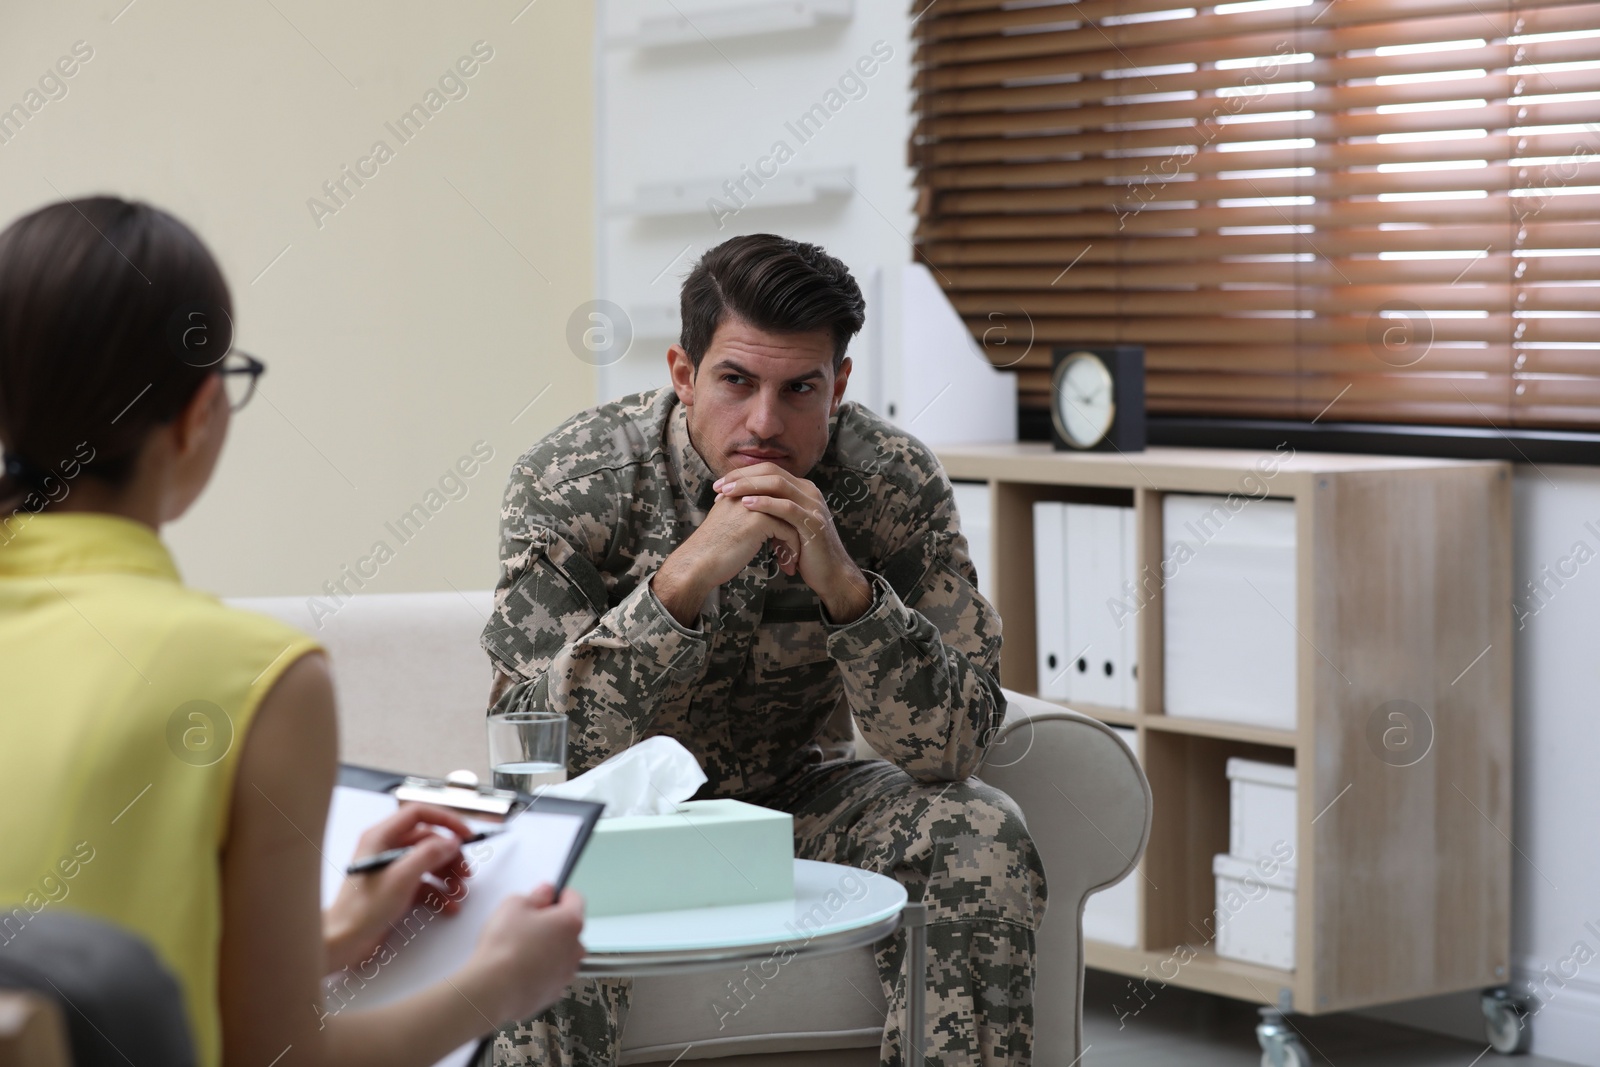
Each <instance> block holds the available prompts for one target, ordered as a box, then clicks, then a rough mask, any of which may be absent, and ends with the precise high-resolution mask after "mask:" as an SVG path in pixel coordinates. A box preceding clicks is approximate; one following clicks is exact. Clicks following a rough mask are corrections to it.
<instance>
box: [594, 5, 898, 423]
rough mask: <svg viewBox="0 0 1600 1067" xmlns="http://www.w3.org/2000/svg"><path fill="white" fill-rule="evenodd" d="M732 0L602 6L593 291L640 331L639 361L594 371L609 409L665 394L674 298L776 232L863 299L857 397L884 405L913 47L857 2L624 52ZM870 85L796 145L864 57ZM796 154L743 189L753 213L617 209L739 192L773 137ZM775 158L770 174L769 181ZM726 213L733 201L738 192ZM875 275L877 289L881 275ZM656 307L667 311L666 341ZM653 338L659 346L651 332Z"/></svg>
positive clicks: (699, 206) (894, 329) (881, 9)
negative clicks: (812, 181)
mask: <svg viewBox="0 0 1600 1067" xmlns="http://www.w3.org/2000/svg"><path fill="white" fill-rule="evenodd" d="M732 6H733V4H732V3H731V0H673V2H671V3H669V2H668V0H603V3H602V4H601V7H600V25H601V27H602V37H601V41H600V44H599V57H598V60H597V70H598V72H599V78H600V82H601V84H600V87H599V96H600V99H599V114H600V128H599V133H598V135H599V138H600V156H601V162H600V165H599V194H598V195H599V201H600V210H601V211H602V220H601V223H600V248H601V251H600V257H601V259H600V278H601V290H602V292H603V294H604V295H605V296H606V297H607V298H608V299H610V300H612V301H615V302H616V303H617V304H618V305H620V306H621V307H622V308H623V309H624V310H625V311H626V312H627V314H628V315H629V316H630V318H631V320H632V321H633V322H634V323H635V325H636V326H637V327H638V329H639V331H640V336H638V337H636V339H635V341H634V344H633V347H632V350H631V351H630V352H629V353H628V355H627V356H626V357H624V358H623V359H622V360H621V361H620V362H618V363H616V364H615V365H613V366H608V367H605V368H604V369H603V370H602V373H601V376H600V381H599V394H600V396H601V397H602V398H607V399H609V398H610V397H613V396H617V395H621V394H622V393H625V392H631V391H633V390H637V389H645V388H653V387H655V386H657V385H663V384H665V383H666V380H667V375H666V350H667V346H668V345H669V344H671V343H672V342H673V341H674V340H676V313H677V304H678V289H679V286H680V284H681V283H682V280H683V277H684V276H685V275H686V274H687V273H688V271H689V269H690V268H691V267H692V266H693V265H694V262H695V260H696V259H698V258H699V257H700V255H701V254H702V253H704V252H705V251H706V250H707V249H708V248H711V247H712V246H714V245H717V244H720V243H721V242H722V241H725V240H727V239H728V238H729V237H733V236H735V235H737V234H743V233H759V232H773V233H782V234H785V235H787V236H790V237H795V238H799V239H801V240H806V241H812V242H815V243H817V244H820V245H822V246H823V247H825V248H826V249H827V250H828V251H829V252H831V253H832V254H834V255H836V256H838V257H839V258H840V259H842V260H843V261H844V262H845V263H846V264H848V265H849V267H850V269H851V271H852V273H854V274H855V276H856V279H857V280H858V282H860V284H861V285H862V288H863V290H864V291H865V295H866V297H867V301H868V310H867V316H868V319H867V326H866V328H865V329H864V330H863V333H862V335H861V336H859V337H858V338H857V339H856V341H855V343H854V344H853V345H852V346H851V349H850V355H851V358H852V360H853V361H854V363H855V365H856V369H855V376H854V377H853V378H852V379H851V385H850V396H851V397H852V398H853V399H860V400H865V401H868V402H871V401H872V400H873V399H874V398H875V396H876V395H881V394H882V391H883V390H882V387H881V383H880V382H879V381H878V380H877V377H876V376H877V375H879V374H880V373H881V368H880V366H879V361H880V358H881V357H880V353H881V352H883V351H885V350H890V351H896V350H898V344H899V339H898V334H899V294H898V291H897V285H896V281H897V279H896V276H895V268H897V267H898V265H899V264H902V263H906V262H909V260H910V258H911V248H910V244H909V240H910V237H911V234H912V229H913V227H914V226H915V223H916V219H915V216H914V214H913V211H912V191H911V185H910V182H911V171H910V169H909V168H908V167H907V166H906V141H907V137H908V132H909V128H910V121H911V120H910V99H911V97H910V88H909V79H910V75H911V71H910V66H909V62H910V57H911V52H910V43H909V26H908V20H907V18H906V15H905V8H904V5H901V4H894V3H883V2H881V0H856V3H855V11H854V14H853V16H852V17H851V18H850V19H849V20H848V21H840V22H836V23H829V24H826V25H823V26H819V27H816V28H813V29H807V30H793V31H788V32H784V33H776V34H768V35H756V36H743V37H732V38H726V39H720V38H719V39H716V40H713V41H709V42H708V41H705V40H699V39H696V40H693V41H691V42H689V43H686V44H681V45H674V46H670V47H657V48H639V47H635V46H634V45H632V44H628V43H621V42H618V41H617V40H616V38H617V37H619V36H623V35H626V34H628V33H629V32H630V31H632V30H633V29H635V28H636V27H637V26H638V25H639V23H640V21H641V20H643V19H647V18H651V17H672V16H674V15H675V14H676V13H678V12H679V11H681V12H682V13H684V14H685V15H687V16H688V17H689V18H690V19H691V20H692V21H693V20H701V21H703V20H704V19H705V15H704V12H706V11H707V10H712V9H717V8H729V7H732ZM875 45H876V46H877V48H878V56H882V55H883V54H884V53H885V52H887V53H888V54H889V57H890V58H888V59H886V60H883V61H881V62H874V63H869V64H868V67H869V68H871V69H872V70H873V73H872V74H871V75H870V76H866V77H862V78H861V84H862V85H863V87H864V88H863V89H861V90H855V89H854V87H853V85H852V86H850V88H851V89H852V93H853V95H854V96H855V98H853V99H852V98H851V97H850V96H848V95H845V94H844V93H842V92H841V93H840V95H839V96H838V97H835V98H833V102H834V103H838V102H839V101H841V100H842V101H843V103H842V105H841V106H839V107H838V110H837V111H836V112H833V113H831V114H830V117H829V118H828V119H827V121H826V122H825V123H823V124H822V125H821V128H820V130H817V131H815V132H811V131H810V130H809V129H808V130H806V131H802V132H807V133H810V134H811V135H810V136H809V137H808V138H807V139H806V140H804V141H802V140H801V138H800V137H798V136H796V133H795V132H794V130H792V129H791V128H790V127H791V125H792V124H794V123H795V121H796V120H797V119H798V117H799V116H800V115H802V114H803V113H805V112H806V111H807V110H808V109H809V108H811V107H812V106H813V105H815V104H817V103H819V102H823V103H825V102H827V101H828V100H829V97H828V93H829V91H830V90H836V91H837V90H838V89H839V82H840V79H841V77H843V76H845V74H846V72H848V71H850V70H852V69H853V68H854V66H855V64H856V63H857V62H858V61H860V60H862V59H863V58H864V57H873V58H875V57H874V56H873V49H874V46H875ZM780 141H781V142H784V143H785V144H786V145H787V146H788V148H789V149H791V150H793V152H794V157H793V158H792V159H791V160H789V161H788V162H786V163H784V164H783V165H782V166H781V167H777V168H776V169H777V178H776V179H775V180H774V181H773V182H772V183H771V184H769V185H768V186H767V187H765V188H758V187H757V186H756V185H755V184H754V183H747V185H746V189H748V190H749V191H750V192H751V194H752V195H751V196H750V197H749V199H748V201H747V202H748V205H749V206H747V207H745V208H743V209H742V210H740V211H739V212H738V213H737V214H736V215H733V216H731V217H727V218H724V219H722V220H721V221H722V224H721V225H720V226H719V225H718V222H717V221H716V220H714V218H713V215H712V213H711V212H710V211H708V210H706V209H705V205H704V201H705V199H706V197H704V196H701V197H696V198H695V199H694V203H695V205H696V207H695V208H694V210H692V211H691V212H689V213H686V214H683V215H680V216H675V217H667V218H641V217H638V216H636V215H634V214H631V213H628V212H627V211H625V210H615V209H618V208H622V207H623V206H624V205H627V204H629V203H630V202H632V201H634V200H635V198H636V194H637V190H638V188H639V187H640V186H641V185H645V184H652V183H661V182H672V181H680V180H695V179H710V180H711V181H712V184H713V188H714V187H716V186H719V185H720V183H722V182H724V181H737V180H738V179H739V178H740V177H741V174H742V173H743V168H745V167H750V168H752V169H754V168H755V167H757V165H758V164H760V162H761V160H762V159H763V157H766V158H769V159H770V158H773V148H774V145H775V144H776V143H777V142H780ZM775 165H776V164H775V162H774V163H771V164H767V167H766V169H767V170H768V171H769V172H770V171H771V170H773V169H774V167H775ZM841 167H850V168H853V173H854V177H853V179H852V181H853V183H854V185H855V188H854V189H853V190H850V191H849V192H848V194H847V195H839V196H832V197H829V198H827V199H826V200H824V201H821V202H819V203H816V204H813V205H807V206H773V201H774V200H777V199H779V198H780V194H778V193H777V192H776V190H777V188H778V186H779V185H781V183H782V182H783V181H784V180H786V179H787V178H788V177H790V176H792V175H794V174H797V173H801V172H805V171H811V170H815V169H828V168H841ZM723 202H724V203H725V204H730V205H732V204H734V203H735V201H734V200H733V199H732V198H731V197H725V198H723ZM875 277H878V278H881V280H879V281H874V278H875ZM659 309H668V310H669V311H670V315H671V326H672V334H671V336H662V335H661V331H660V328H659V327H654V326H652V325H651V323H654V322H658V321H660V315H659ZM652 329H653V330H654V331H655V335H654V336H645V335H644V331H646V330H652Z"/></svg>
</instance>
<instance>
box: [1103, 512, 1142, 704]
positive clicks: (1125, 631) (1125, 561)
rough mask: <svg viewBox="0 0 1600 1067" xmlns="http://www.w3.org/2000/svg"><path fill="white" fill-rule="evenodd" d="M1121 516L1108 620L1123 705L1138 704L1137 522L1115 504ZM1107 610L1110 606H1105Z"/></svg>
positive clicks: (1134, 516)
mask: <svg viewBox="0 0 1600 1067" xmlns="http://www.w3.org/2000/svg"><path fill="white" fill-rule="evenodd" d="M1117 510H1118V511H1119V512H1121V515H1120V518H1121V520H1122V575H1121V578H1120V579H1119V580H1118V582H1117V593H1116V600H1117V603H1118V605H1119V607H1118V608H1117V610H1115V611H1111V620H1112V624H1113V625H1114V626H1116V627H1117V628H1118V634H1119V635H1120V636H1121V638H1122V670H1121V671H1120V675H1121V678H1122V699H1121V700H1120V701H1119V702H1118V703H1119V704H1120V705H1121V706H1122V707H1125V708H1130V709H1131V708H1136V707H1138V706H1139V681H1138V679H1139V611H1138V605H1139V592H1138V589H1139V578H1140V576H1139V522H1138V515H1137V514H1135V512H1134V509H1133V508H1118V509H1117ZM1107 610H1108V611H1110V609H1109V608H1108V609H1107Z"/></svg>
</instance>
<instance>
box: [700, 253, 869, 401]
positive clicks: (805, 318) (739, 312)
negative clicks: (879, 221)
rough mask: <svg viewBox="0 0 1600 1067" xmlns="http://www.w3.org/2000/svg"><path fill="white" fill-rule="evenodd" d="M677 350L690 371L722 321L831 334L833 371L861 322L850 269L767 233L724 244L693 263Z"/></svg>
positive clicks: (776, 330) (773, 329)
mask: <svg viewBox="0 0 1600 1067" xmlns="http://www.w3.org/2000/svg"><path fill="white" fill-rule="evenodd" d="M679 299H680V302H681V311H682V316H683V332H682V334H681V335H680V336H679V339H678V343H679V344H680V345H682V346H683V350H684V351H685V352H687V353H689V359H690V361H691V362H693V363H694V367H695V370H699V369H700V360H701V359H703V358H705V354H706V350H707V349H708V348H710V347H711V338H712V337H714V336H715V335H716V332H717V327H718V326H719V325H721V324H722V323H723V322H724V321H725V320H726V319H727V318H728V317H730V316H732V317H734V318H738V319H743V320H744V321H745V322H747V323H749V324H750V325H751V326H754V327H755V328H756V329H758V330H767V331H770V332H772V333H809V332H811V331H812V330H823V329H825V330H828V331H829V332H830V333H831V334H832V335H833V369H834V370H838V369H839V364H840V363H842V362H843V361H844V353H845V349H847V348H849V347H850V338H852V337H854V336H855V335H856V334H857V333H859V332H860V330H861V325H862V323H863V322H864V321H866V308H867V302H866V301H865V300H863V299H862V297H861V287H860V286H858V285H857V284H856V280H855V279H854V278H852V277H851V276H850V270H849V268H848V267H846V266H845V265H844V264H843V263H841V262H839V260H837V259H835V258H834V257H833V256H830V255H828V253H826V252H824V251H823V250H822V249H821V248H818V247H817V246H816V245H811V244H806V243H804V242H802V241H793V240H790V239H789V238H787V237H779V236H777V235H776V234H771V233H752V234H747V235H746V236H743V237H732V238H729V239H728V240H726V241H724V242H722V243H721V244H720V245H717V247H715V248H713V249H710V250H709V251H707V252H706V254H705V255H703V256H701V257H700V262H699V263H697V264H695V268H694V270H692V271H690V272H689V277H688V278H686V279H684V282H683V293H682V296H681V297H680V298H679Z"/></svg>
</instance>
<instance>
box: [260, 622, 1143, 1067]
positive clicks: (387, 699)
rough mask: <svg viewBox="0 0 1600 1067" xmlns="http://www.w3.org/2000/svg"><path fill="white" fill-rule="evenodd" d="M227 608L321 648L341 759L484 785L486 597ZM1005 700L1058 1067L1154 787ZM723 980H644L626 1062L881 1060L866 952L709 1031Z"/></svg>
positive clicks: (1075, 732)
mask: <svg viewBox="0 0 1600 1067" xmlns="http://www.w3.org/2000/svg"><path fill="white" fill-rule="evenodd" d="M234 603H235V604H237V605H238V606H240V607H244V608H249V609H252V610H255V611H261V612H264V613H266V614H269V615H272V616H275V617H277V618H279V619H282V620H284V621H285V622H288V623H290V624H291V625H294V626H296V627H299V628H300V629H303V630H305V631H307V632H308V633H311V634H313V635H315V636H316V637H317V638H318V639H320V640H321V641H322V643H323V644H324V646H325V647H326V648H327V649H328V652H329V655H330V657H331V659H332V664H333V674H334V679H335V685H336V687H337V690H338V700H339V725H340V747H341V753H340V755H341V758H342V759H344V760H345V761H347V762H351V763H360V764H365V765H368V766H374V767H383V768H387V769H392V770H402V771H409V772H412V773H420V774H430V775H438V776H442V775H444V774H446V773H448V772H450V771H452V770H456V769H458V768H466V769H469V770H473V771H476V772H477V773H478V774H479V775H480V776H484V777H485V780H487V773H488V767H487V765H486V751H485V741H484V727H483V715H484V709H485V705H486V702H487V697H488V691H489V681H490V667H489V663H488V660H487V658H486V656H485V654H484V653H483V652H482V651H481V650H480V649H479V647H478V633H479V631H480V630H481V629H482V627H483V623H484V620H485V618H487V616H488V610H489V594H488V593H486V592H476V593H467V594H458V593H453V592H452V593H420V594H395V595H365V596H359V597H356V598H355V599H353V600H350V601H348V602H347V603H346V604H344V605H343V606H342V607H341V608H340V609H339V610H338V611H337V612H335V613H334V614H333V615H331V616H328V615H326V614H324V616H323V618H322V619H321V620H320V622H321V626H320V628H319V627H318V626H317V624H316V623H315V622H314V621H313V616H312V614H311V612H310V610H309V609H308V606H307V602H306V601H304V600H301V599H298V598H292V597H283V598H268V599H260V600H238V601H234ZM1007 697H1008V699H1009V702H1010V706H1009V708H1008V711H1007V715H1006V726H1005V729H1004V732H1003V733H1002V734H1001V735H1000V736H999V737H998V738H997V740H996V743H995V744H994V746H993V747H992V748H991V750H990V754H989V758H988V761H987V763H986V764H985V766H984V769H983V771H982V777H983V779H984V780H985V781H987V782H989V783H991V784H993V785H995V786H998V787H999V788H1001V789H1003V790H1005V791H1006V792H1007V793H1009V794H1010V795H1011V796H1012V797H1013V798H1014V799H1015V800H1016V801H1017V804H1018V805H1019V806H1020V807H1021V809H1022V811H1023V814H1024V816H1025V817H1026V818H1027V821H1028V829H1029V831H1030V832H1031V833H1032V835H1033V838H1034V840H1035V842H1036V843H1037V846H1038V849H1039V852H1040V855H1041V856H1042V857H1043V859H1044V865H1045V871H1046V875H1047V876H1048V878H1049V883H1050V902H1049V909H1048V912H1047V914H1046V916H1045V920H1044V925H1043V926H1042V927H1041V929H1040V931H1039V939H1038V949H1039V974H1038V982H1037V986H1036V991H1035V1027H1036V1034H1037V1038H1036V1044H1035V1056H1034V1062H1035V1063H1037V1064H1041V1065H1043V1064H1051V1065H1058V1064H1059V1065H1065V1064H1069V1063H1074V1062H1076V1060H1077V1058H1078V1055H1079V1052H1080V1050H1081V1047H1082V1032H1081V1031H1082V989H1081V987H1082V979H1083V946H1082V914H1083V903H1084V900H1085V899H1086V898H1087V897H1088V895H1089V894H1090V893H1091V892H1092V891H1094V890H1096V889H1101V888H1104V887H1106V886H1109V885H1112V884H1114V883H1116V882H1119V881H1121V880H1122V879H1123V878H1124V877H1127V876H1128V875H1129V873H1130V872H1131V871H1132V869H1133V866H1134V864H1135V863H1136V862H1137V861H1138V859H1139V857H1140V855H1141V854H1142V853H1143V851H1144V847H1145V843H1146V840H1147V838H1148V836H1149V830H1150V789H1149V785H1148V784H1147V783H1146V781H1145V778H1144V775H1143V773H1142V772H1141V771H1140V769H1139V767H1138V765H1137V763H1135V761H1134V760H1133V758H1132V756H1131V755H1130V754H1129V752H1128V750H1127V749H1126V748H1125V747H1124V746H1123V744H1122V742H1121V741H1120V740H1118V739H1117V738H1116V736H1115V735H1113V734H1112V733H1111V731H1109V730H1108V729H1107V728H1106V727H1104V726H1103V725H1101V724H1100V723H1098V722H1096V721H1095V720H1093V719H1090V718H1088V717H1086V716H1083V715H1079V714H1077V713H1076V712H1072V711H1068V710H1066V709H1064V708H1062V707H1060V706H1059V705H1056V704H1050V703H1046V702H1044V701H1041V700H1037V699H1034V698H1032V697H1027V696H1022V695H1020V694H1017V693H1011V692H1007ZM859 743H860V742H859V739H858V744H859ZM730 977H731V974H727V975H721V974H700V975H690V976H684V977H673V978H646V979H640V980H638V981H637V983H636V986H635V995H634V1002H633V1008H632V1011H631V1014H630V1017H629V1019H628V1022H627V1027H626V1030H625V1033H624V1043H623V1044H624V1051H623V1056H622V1062H623V1063H625V1064H642V1063H663V1064H665V1063H671V1062H672V1061H673V1060H674V1059H676V1058H678V1057H680V1056H681V1058H682V1060H683V1061H684V1062H687V1061H689V1060H695V1059H714V1060H717V1061H718V1062H717V1064H716V1065H715V1067H740V1065H743V1064H746V1063H748V1064H749V1065H750V1067H756V1065H760V1067H802V1065H804V1067H811V1065H819V1067H820V1065H823V1064H826V1065H828V1067H848V1065H854V1064H860V1065H862V1067H866V1065H870V1064H875V1063H877V1048H878V1039H879V1035H880V1034H881V1033H882V1030H883V1017H884V1011H885V1007H884V1002H883V995H882V991H881V989H880V988H879V985H878V980H877V974H876V972H875V970H874V967H873V963H872V954H871V951H870V950H869V949H865V948H863V949H856V950H854V951H852V952H849V953H842V954H839V955H835V956H828V957H824V958H821V959H813V958H799V959H796V960H795V961H794V962H793V963H791V964H789V965H788V966H786V967H785V968H784V969H783V970H782V971H781V972H780V974H779V975H778V977H777V978H776V979H774V980H773V981H772V982H771V983H769V985H768V987H767V989H764V990H762V991H761V993H762V995H759V996H757V997H755V998H754V999H753V1000H752V1001H751V1002H750V1003H749V1005H748V1006H747V1007H746V1008H745V1009H744V1010H741V1011H740V1012H739V1013H738V1014H737V1015H736V1016H731V1017H729V1018H728V1020H727V1025H726V1028H725V1029H722V1030H718V1028H717V1013H716V1012H715V1010H714V1009H713V1007H712V1005H713V1004H714V1003H716V1002H717V1000H718V999H719V998H723V997H726V996H727V995H728V993H727V987H726V983H727V981H728V979H729V978H730ZM686 1049H687V1051H685V1050H686Z"/></svg>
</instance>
